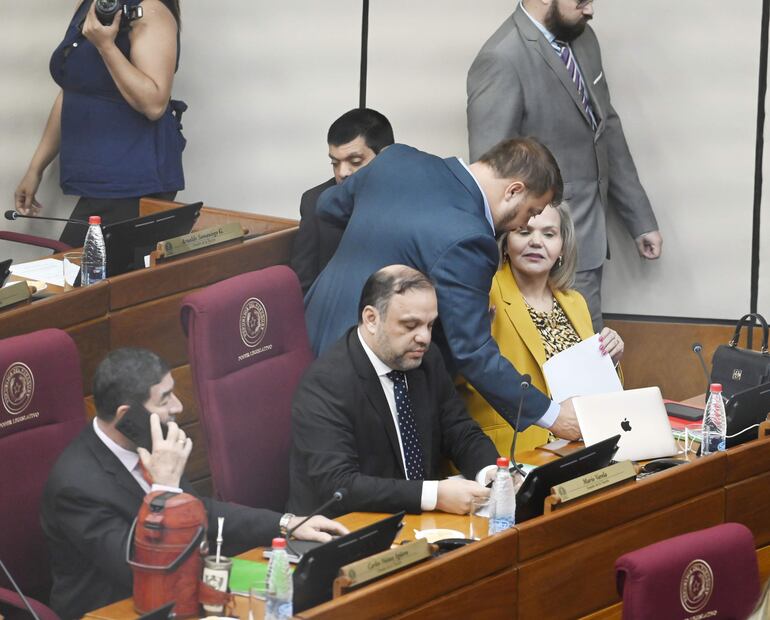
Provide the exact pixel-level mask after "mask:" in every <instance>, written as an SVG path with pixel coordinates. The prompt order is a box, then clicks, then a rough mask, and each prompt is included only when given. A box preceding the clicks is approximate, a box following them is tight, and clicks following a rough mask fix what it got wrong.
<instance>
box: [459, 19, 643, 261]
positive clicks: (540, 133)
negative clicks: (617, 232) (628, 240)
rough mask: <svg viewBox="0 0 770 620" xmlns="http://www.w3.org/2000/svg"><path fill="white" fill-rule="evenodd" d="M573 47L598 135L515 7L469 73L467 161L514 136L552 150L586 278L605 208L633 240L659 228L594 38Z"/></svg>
mask: <svg viewBox="0 0 770 620" xmlns="http://www.w3.org/2000/svg"><path fill="white" fill-rule="evenodd" d="M571 47H572V51H573V53H574V55H575V57H576V59H577V61H578V65H579V67H580V70H581V72H582V74H583V80H584V82H585V84H586V87H587V89H588V92H589V96H590V101H591V106H592V109H593V112H594V115H595V116H596V120H597V123H598V127H597V129H596V132H594V131H593V130H592V128H591V125H590V122H589V120H588V118H587V116H586V113H585V111H584V110H583V107H582V105H581V103H580V99H579V98H578V94H577V89H576V88H575V85H574V84H573V82H572V80H571V79H570V76H569V74H568V73H567V69H566V67H565V66H564V63H563V62H562V60H561V58H559V55H558V54H557V53H556V51H555V50H554V49H553V47H551V45H550V43H549V42H548V40H547V39H546V38H545V37H544V36H543V34H542V33H541V32H540V31H539V30H538V29H537V27H536V26H535V25H534V24H533V23H532V21H531V20H530V19H529V17H527V15H526V14H525V13H524V11H523V10H522V8H521V6H519V7H518V8H517V9H516V11H515V12H514V13H513V15H511V16H510V17H509V18H508V19H506V20H505V22H504V23H503V25H502V26H500V28H499V29H498V30H497V32H495V33H494V34H493V35H492V37H491V38H490V39H489V40H488V41H487V42H486V43H485V44H484V46H483V47H482V48H481V51H480V52H479V54H478V56H476V59H475V60H474V61H473V65H472V66H471V68H470V71H469V72H468V85H467V86H468V135H469V142H470V156H471V160H472V161H475V160H477V159H478V158H479V157H480V156H481V155H482V154H483V153H484V152H485V151H486V150H487V149H489V148H490V147H492V146H494V145H495V144H497V143H498V142H499V141H501V140H504V139H507V138H513V137H516V136H533V137H535V138H537V139H538V140H540V141H541V142H542V143H543V144H545V145H546V146H547V147H548V148H549V149H550V150H551V152H552V153H553V154H554V156H555V157H556V160H557V162H558V163H559V167H560V169H561V173H562V177H563V178H564V199H565V201H567V203H568V204H569V206H570V209H571V212H572V217H573V219H574V220H575V229H576V232H577V239H578V270H579V271H584V270H588V269H596V268H598V267H600V266H601V265H602V263H603V262H604V259H605V258H606V257H607V227H606V211H607V206H608V205H611V206H612V208H614V209H615V210H616V211H617V212H618V214H619V215H620V217H621V218H622V219H623V222H624V223H625V226H626V228H627V229H628V231H629V232H630V233H631V236H632V237H638V236H639V235H641V234H642V233H645V232H650V231H652V230H657V229H658V224H657V222H656V220H655V215H654V214H653V212H652V207H651V206H650V201H649V200H648V198H647V195H646V193H645V191H644V188H642V185H641V183H640V182H639V177H638V175H637V173H636V166H634V162H633V159H632V158H631V153H630V152H629V150H628V145H627V144H626V138H625V136H624V135H623V128H622V126H621V124H620V118H618V115H617V113H616V112H615V110H614V108H613V107H612V103H611V102H610V91H609V89H608V87H607V80H606V77H605V75H604V71H603V69H602V59H601V52H600V50H599V42H598V41H597V39H596V35H595V34H594V31H593V30H592V29H591V28H590V27H586V29H585V32H584V33H583V34H582V35H580V36H579V37H578V38H577V39H576V40H575V41H573V43H572V45H571Z"/></svg>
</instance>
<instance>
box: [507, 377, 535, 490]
mask: <svg viewBox="0 0 770 620" xmlns="http://www.w3.org/2000/svg"><path fill="white" fill-rule="evenodd" d="M531 382H532V377H530V376H529V375H521V385H520V386H519V387H521V396H519V411H518V412H517V413H516V426H514V427H513V430H514V433H513V443H511V465H512V466H513V471H515V472H516V471H517V472H519V473H520V474H521V475H522V476H526V474H525V473H524V468H522V466H521V465H519V464H518V463H517V462H516V456H515V454H516V440H517V439H518V438H519V421H520V420H521V406H522V405H523V404H524V394H525V392H526V391H527V388H528V387H529V384H530V383H531Z"/></svg>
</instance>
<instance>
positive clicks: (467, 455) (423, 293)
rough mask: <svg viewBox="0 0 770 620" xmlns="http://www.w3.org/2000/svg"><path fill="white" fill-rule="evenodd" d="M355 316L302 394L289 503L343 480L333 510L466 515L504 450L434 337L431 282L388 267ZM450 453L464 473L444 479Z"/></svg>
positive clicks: (296, 407) (307, 503)
mask: <svg viewBox="0 0 770 620" xmlns="http://www.w3.org/2000/svg"><path fill="white" fill-rule="evenodd" d="M358 315H359V323H358V326H357V327H352V328H351V329H350V330H349V331H348V333H347V334H346V335H345V336H343V337H342V338H341V339H340V340H339V341H338V342H337V343H336V344H335V345H333V346H332V347H331V348H330V349H329V350H328V351H327V352H326V353H325V354H324V355H322V356H321V357H320V358H318V359H317V360H316V361H315V362H314V363H313V364H312V365H311V366H310V368H309V369H308V371H307V373H306V374H305V376H304V378H303V379H302V382H301V383H300V386H299V388H298V389H297V393H296V395H295V397H294V402H293V405H292V430H293V444H292V453H291V480H290V483H289V486H290V493H289V506H288V507H289V510H292V511H296V512H304V511H306V510H307V509H308V508H311V507H315V506H317V505H318V504H319V503H321V502H322V501H324V500H326V499H327V498H328V497H329V496H331V495H332V493H333V492H334V490H335V489H338V488H345V489H347V493H346V494H345V497H344V499H343V500H342V501H341V502H338V503H337V504H335V508H334V512H335V514H342V513H345V512H350V511H373V512H396V511H399V510H406V511H408V512H411V513H419V512H420V511H421V510H443V511H445V512H453V513H457V514H465V513H467V512H468V509H469V507H470V502H471V499H472V498H474V497H483V496H486V495H488V493H489V491H488V490H487V489H486V488H484V487H483V486H482V485H481V484H479V481H480V482H486V477H487V474H488V473H489V472H490V471H491V470H493V469H494V464H495V461H496V459H497V456H498V455H497V451H496V450H495V447H494V445H493V444H492V442H491V441H490V440H489V438H488V437H487V436H486V435H485V434H484V433H483V432H482V431H481V429H480V428H479V426H478V425H477V424H476V422H474V421H473V420H472V419H471V418H470V416H469V415H468V412H467V411H466V409H465V406H464V405H463V402H462V400H460V398H459V396H458V395H457V393H456V391H455V387H454V384H453V383H452V378H451V377H450V376H449V373H448V372H447V370H446V368H445V366H444V362H443V359H442V357H441V353H440V352H439V351H438V349H436V347H432V346H431V329H432V327H433V323H434V321H435V320H436V316H437V305H436V291H435V289H434V288H433V283H432V282H431V281H430V280H429V279H428V278H427V277H426V276H425V275H423V274H422V273H420V272H419V271H417V270H415V269H412V268H410V267H406V266H403V265H391V266H389V267H385V268H383V269H381V270H379V271H378V272H376V273H374V274H373V275H372V276H370V277H369V279H368V280H367V281H366V284H365V285H364V289H363V292H362V293H361V301H360V303H359V311H358ZM442 457H448V458H450V459H451V460H452V462H453V463H454V464H455V465H456V466H457V468H458V469H459V470H460V471H461V472H462V473H463V475H464V476H465V477H466V478H467V479H466V480H457V479H447V480H440V481H439V480H437V478H438V477H439V475H440V473H439V468H440V463H441V460H442ZM490 465H492V467H491V468H489V467H488V466H490ZM474 478H475V479H476V480H477V481H474Z"/></svg>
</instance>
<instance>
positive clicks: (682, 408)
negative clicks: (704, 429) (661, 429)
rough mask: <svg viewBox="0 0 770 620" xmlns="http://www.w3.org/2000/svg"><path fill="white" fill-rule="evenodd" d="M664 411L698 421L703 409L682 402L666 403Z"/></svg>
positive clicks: (700, 418) (701, 416)
mask: <svg viewBox="0 0 770 620" xmlns="http://www.w3.org/2000/svg"><path fill="white" fill-rule="evenodd" d="M666 413H667V414H668V415H671V416H674V417H675V418H682V419H683V420H692V421H694V422H695V421H698V420H702V419H703V409H701V408H700V407H693V406H692V405H683V404H682V403H671V402H669V403H666Z"/></svg>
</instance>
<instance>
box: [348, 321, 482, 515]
mask: <svg viewBox="0 0 770 620" xmlns="http://www.w3.org/2000/svg"><path fill="white" fill-rule="evenodd" d="M356 334H357V335H358V340H359V342H360V343H361V346H362V347H363V348H364V353H366V356H367V357H368V358H369V361H370V362H371V363H372V366H373V367H374V372H376V373H377V376H378V377H379V379H380V384H381V385H382V391H383V392H385V400H387V401H388V407H389V408H390V414H391V415H392V416H393V425H394V426H395V427H396V437H398V448H399V450H400V451H401V463H402V464H403V465H404V472H406V459H405V458H404V444H403V443H402V441H401V429H400V428H399V426H398V411H397V409H396V394H395V390H394V388H393V381H391V380H390V379H389V378H388V376H387V375H388V373H389V372H390V371H391V370H394V369H393V368H391V367H390V366H388V365H387V364H386V363H385V362H383V361H382V360H381V359H380V358H379V357H377V354H376V353H375V352H374V351H372V350H371V349H370V348H369V345H367V344H366V342H364V339H363V337H362V336H361V331H360V329H357V330H356ZM405 379H406V378H405ZM408 387H409V384H408V382H407V388H408ZM490 467H492V468H494V467H495V465H491V466H487V467H484V468H483V469H482V470H481V471H480V472H479V473H478V475H477V476H476V481H477V482H478V483H479V484H484V483H485V479H486V473H487V471H488V470H489V469H490ZM436 504H438V480H423V481H422V494H421V496H420V508H421V509H422V510H435V509H436Z"/></svg>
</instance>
